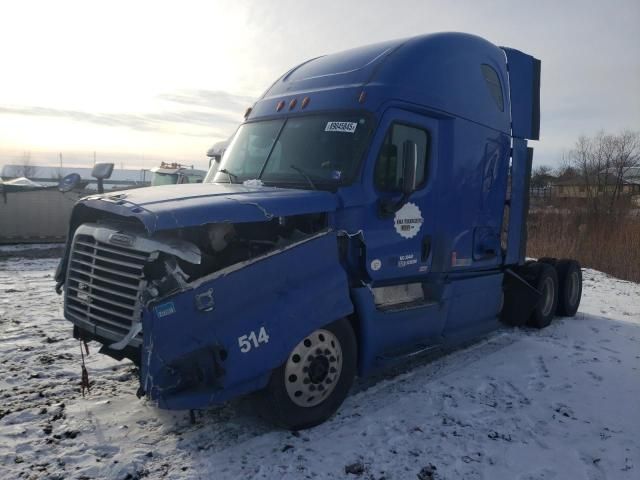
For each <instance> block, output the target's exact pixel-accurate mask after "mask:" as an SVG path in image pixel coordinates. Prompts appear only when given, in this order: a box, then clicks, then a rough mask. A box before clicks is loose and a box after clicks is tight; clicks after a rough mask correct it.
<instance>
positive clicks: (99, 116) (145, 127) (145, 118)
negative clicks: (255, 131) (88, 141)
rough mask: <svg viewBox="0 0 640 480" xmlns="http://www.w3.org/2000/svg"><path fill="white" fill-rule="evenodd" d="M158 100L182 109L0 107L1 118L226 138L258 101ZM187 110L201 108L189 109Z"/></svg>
mask: <svg viewBox="0 0 640 480" xmlns="http://www.w3.org/2000/svg"><path fill="white" fill-rule="evenodd" d="M157 98H158V99H159V100H163V101H166V102H170V103H173V104H177V105H179V106H180V108H176V109H166V110H162V111H158V112H145V113H123V112H117V113H100V112H85V111H81V110H70V109H60V108H50V107H38V106H3V105H0V115H24V116H35V117H49V118H57V119H68V120H73V121H76V122H83V123H91V124H94V125H100V126H105V127H125V128H130V129H133V130H138V131H143V132H168V131H170V132H173V133H175V131H176V127H178V128H179V133H180V134H181V135H187V136H206V137H211V136H212V135H213V136H216V135H217V136H220V137H226V136H227V135H228V134H229V133H230V132H231V131H232V130H233V129H234V127H235V126H236V125H238V124H239V123H240V122H241V120H242V114H243V113H244V110H245V109H246V108H247V107H248V106H250V105H252V104H253V102H254V101H255V99H253V98H251V97H247V96H242V95H234V94H230V93H227V92H224V91H217V90H216V91H214V90H182V91H178V92H175V93H166V94H161V95H159V96H158V97H157ZM184 106H190V107H200V108H199V109H196V108H188V109H187V108H184ZM194 127H195V128H194ZM201 127H205V128H207V131H206V132H202V131H201Z"/></svg>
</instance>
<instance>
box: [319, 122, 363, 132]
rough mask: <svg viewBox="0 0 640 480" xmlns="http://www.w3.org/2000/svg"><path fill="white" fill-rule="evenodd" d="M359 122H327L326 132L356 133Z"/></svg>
mask: <svg viewBox="0 0 640 480" xmlns="http://www.w3.org/2000/svg"><path fill="white" fill-rule="evenodd" d="M357 126H358V124H357V123H356V122H327V126H326V127H324V131H325V132H342V133H354V132H355V131H356V127H357Z"/></svg>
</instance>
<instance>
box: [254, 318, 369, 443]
mask: <svg viewBox="0 0 640 480" xmlns="http://www.w3.org/2000/svg"><path fill="white" fill-rule="evenodd" d="M356 365H357V344H356V338H355V335H354V333H353V329H352V328H351V324H350V323H349V321H348V320H346V319H341V320H338V321H336V322H333V323H332V324H330V325H327V326H326V327H324V328H321V329H318V330H315V331H314V332H312V333H311V334H309V335H307V336H306V337H305V338H303V339H302V340H301V341H300V343H298V344H297V345H296V346H295V347H294V349H293V350H292V351H291V353H290V354H289V358H288V359H287V361H286V362H285V363H284V364H283V365H281V366H280V367H279V368H277V369H275V370H274V371H273V373H272V375H271V380H270V381H269V384H268V386H267V388H266V389H265V390H264V391H263V392H262V395H261V396H260V397H261V398H260V399H259V400H260V404H261V405H260V406H261V407H262V408H261V410H262V411H263V413H264V414H265V415H266V416H268V417H269V418H270V419H271V420H272V421H273V422H274V423H276V424H278V425H280V426H282V427H284V428H288V429H290V430H302V429H304V428H310V427H314V426H316V425H318V424H320V423H322V422H324V421H325V420H327V419H328V418H329V417H331V415H333V414H334V413H335V411H336V410H337V409H338V407H340V405H341V404H342V402H343V401H344V399H345V398H346V396H347V393H348V392H349V389H350V388H351V385H352V384H353V379H354V377H355V374H356Z"/></svg>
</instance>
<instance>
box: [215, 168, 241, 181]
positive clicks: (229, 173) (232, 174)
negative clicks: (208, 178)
mask: <svg viewBox="0 0 640 480" xmlns="http://www.w3.org/2000/svg"><path fill="white" fill-rule="evenodd" d="M218 172H220V173H226V174H227V177H229V183H233V182H232V181H231V177H233V178H235V179H237V178H238V176H237V175H236V174H235V173H231V172H230V171H229V170H227V169H226V168H221V169H220V170H218Z"/></svg>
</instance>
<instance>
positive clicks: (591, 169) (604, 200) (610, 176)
mask: <svg viewBox="0 0 640 480" xmlns="http://www.w3.org/2000/svg"><path fill="white" fill-rule="evenodd" d="M639 159H640V134H639V133H638V132H631V131H624V132H622V133H620V134H619V135H611V134H607V133H605V132H599V133H598V134H597V135H595V136H594V137H585V136H581V137H580V138H578V140H577V142H576V145H575V148H574V149H573V150H572V151H571V154H570V161H569V166H570V167H571V168H573V169H575V171H576V172H577V174H578V176H579V177H580V182H581V187H582V188H583V189H584V192H585V196H586V198H587V203H588V206H589V208H590V210H591V211H592V212H593V213H595V214H600V213H607V214H612V213H614V210H615V208H616V205H621V204H622V203H624V202H623V200H625V198H624V197H625V196H626V195H625V192H624V184H625V178H624V176H625V174H626V173H627V172H628V170H629V168H631V167H632V166H634V165H637V164H638V161H639Z"/></svg>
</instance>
